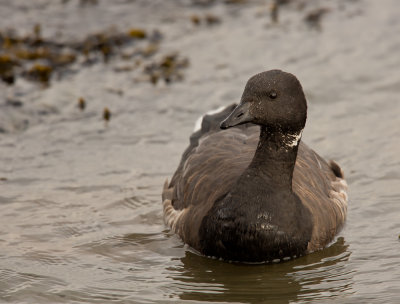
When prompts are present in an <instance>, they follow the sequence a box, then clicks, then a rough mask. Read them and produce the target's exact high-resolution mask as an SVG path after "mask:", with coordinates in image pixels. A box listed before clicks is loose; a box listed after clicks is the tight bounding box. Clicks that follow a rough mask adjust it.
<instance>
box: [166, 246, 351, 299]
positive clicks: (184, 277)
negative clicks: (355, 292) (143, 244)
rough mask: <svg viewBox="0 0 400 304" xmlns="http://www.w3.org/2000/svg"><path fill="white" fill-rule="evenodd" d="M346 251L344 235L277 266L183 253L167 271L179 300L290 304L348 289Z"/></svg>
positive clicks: (348, 275)
mask: <svg viewBox="0 0 400 304" xmlns="http://www.w3.org/2000/svg"><path fill="white" fill-rule="evenodd" d="M350 254H351V253H350V252H349V251H348V245H346V244H345V242H344V240H343V238H339V239H338V240H337V241H336V242H335V243H334V244H332V245H331V246H330V247H328V248H326V249H324V250H322V251H319V252H315V253H313V254H309V255H307V256H304V257H301V258H298V259H295V260H291V261H287V262H284V263H277V264H262V265H245V264H233V263H225V262H222V261H219V260H214V259H210V258H205V257H203V256H199V255H197V254H195V253H193V252H191V251H186V255H185V256H184V257H182V258H181V262H182V264H181V265H180V266H175V267H173V268H170V269H169V271H171V277H172V279H174V280H175V281H176V286H175V288H174V289H175V290H176V292H178V296H179V297H180V298H181V299H182V300H195V301H210V302H240V303H289V302H292V301H295V300H298V299H317V298H318V296H321V295H322V294H324V296H325V297H326V295H327V293H328V294H330V295H331V296H332V297H334V296H337V295H339V293H340V292H342V291H344V290H349V289H350V287H351V284H352V283H351V282H352V278H351V272H349V271H347V270H346V267H345V265H346V261H347V260H348V258H349V256H350ZM325 283H326V284H325Z"/></svg>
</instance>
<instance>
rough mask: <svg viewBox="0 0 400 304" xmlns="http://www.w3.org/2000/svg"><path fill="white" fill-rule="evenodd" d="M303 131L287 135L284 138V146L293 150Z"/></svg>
mask: <svg viewBox="0 0 400 304" xmlns="http://www.w3.org/2000/svg"><path fill="white" fill-rule="evenodd" d="M302 134H303V130H301V131H300V132H299V133H293V134H287V135H286V138H285V145H286V146H287V147H290V148H293V147H295V146H297V145H298V144H299V141H300V139H301V135H302Z"/></svg>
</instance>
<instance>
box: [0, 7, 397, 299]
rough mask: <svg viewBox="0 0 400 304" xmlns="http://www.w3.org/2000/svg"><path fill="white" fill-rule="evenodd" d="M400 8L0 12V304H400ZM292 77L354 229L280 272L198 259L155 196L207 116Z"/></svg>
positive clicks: (275, 267)
mask: <svg viewBox="0 0 400 304" xmlns="http://www.w3.org/2000/svg"><path fill="white" fill-rule="evenodd" d="M399 54H400V4H399V2H398V1H396V0H384V1H373V0H337V1H322V0H275V1H273V0H247V1H246V0H169V1H165V0H136V1H135V0H114V1H106V0H97V1H96V0H63V1H61V0H33V1H27V0H13V1H7V0H0V78H1V80H0V302H10V303H109V302H114V303H203V302H206V303H215V302H222V303H399V302H400V270H399V268H398V265H399V263H400V257H399V249H400V242H399V238H400V206H399V200H400V187H399V186H400V153H399V152H400V140H399V138H400V121H399V120H400V119H399V117H400V102H399V101H400V100H399V99H400V55H399ZM273 68H279V69H282V70H285V71H287V72H291V73H293V74H295V75H296V76H297V77H298V78H299V80H300V82H301V83H302V85H303V88H304V90H305V93H306V96H307V100H308V107H309V112H308V122H307V126H306V129H305V132H304V134H303V140H304V141H305V142H306V143H307V144H308V145H309V146H311V147H312V148H313V149H315V150H316V151H317V152H318V153H319V154H320V155H322V156H323V157H325V158H326V159H335V160H336V161H337V162H338V163H339V164H340V165H341V166H342V167H343V168H344V171H345V175H346V178H347V181H348V183H349V188H350V189H349V194H350V201H349V215H348V220H347V225H346V227H345V228H344V230H343V231H342V232H341V234H340V235H339V237H338V238H337V240H336V241H335V242H334V243H333V244H332V245H331V246H330V247H328V248H326V249H325V250H322V251H320V252H316V253H313V254H311V255H308V256H305V257H301V258H299V259H296V260H293V261H289V262H286V263H279V264H266V265H257V266H255V265H237V264H229V263H225V262H221V261H217V260H212V259H208V258H205V257H202V256H198V255H197V254H196V253H194V252H192V251H191V250H190V248H187V247H186V246H184V244H183V243H182V242H181V241H180V240H179V239H178V238H177V237H176V236H174V235H172V234H170V233H169V231H168V230H167V229H166V228H165V226H164V223H163V220H162V209H161V189H162V185H163V183H164V181H165V179H166V178H170V177H171V176H172V174H173V173H174V170H175V169H176V167H177V165H178V163H179V160H180V157H181V154H182V152H183V150H184V149H185V147H186V145H187V144H188V143H189V136H190V134H191V132H192V130H193V127H194V123H195V121H196V119H197V118H198V117H199V116H201V115H202V114H203V113H205V112H206V111H209V110H212V109H215V108H218V107H219V106H222V105H229V104H231V103H234V102H238V101H239V99H240V96H241V93H242V90H243V88H244V85H245V83H246V81H247V79H248V78H249V77H251V76H252V75H254V74H256V73H259V72H262V71H265V70H269V69H273Z"/></svg>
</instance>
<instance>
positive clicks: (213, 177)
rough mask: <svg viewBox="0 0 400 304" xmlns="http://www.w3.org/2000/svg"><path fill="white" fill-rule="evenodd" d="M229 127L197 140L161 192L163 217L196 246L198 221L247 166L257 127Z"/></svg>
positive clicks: (255, 142)
mask: <svg viewBox="0 0 400 304" xmlns="http://www.w3.org/2000/svg"><path fill="white" fill-rule="evenodd" d="M252 129H254V130H251V128H247V129H240V128H232V129H229V130H226V131H224V132H214V133H210V134H207V135H205V136H203V137H201V138H200V139H199V143H198V145H197V146H196V147H194V148H193V149H192V150H191V152H190V153H188V155H187V157H186V160H185V161H184V162H183V164H182V166H180V168H179V170H177V172H176V173H175V175H174V177H173V179H172V180H171V183H170V184H169V185H168V183H165V185H164V191H163V206H164V220H165V222H166V223H167V225H168V226H170V227H171V229H172V230H173V231H174V232H175V233H177V234H179V235H180V236H181V237H182V239H183V240H184V241H185V242H186V243H188V244H189V245H191V246H192V247H194V248H196V247H197V246H196V245H197V241H198V230H199V227H200V225H201V222H202V220H203V218H204V216H205V215H206V214H207V212H208V211H209V210H210V208H211V207H212V205H213V204H214V202H215V201H216V200H217V199H218V198H220V197H222V196H224V195H226V193H228V191H229V190H230V189H231V188H232V186H233V184H234V183H235V181H236V180H237V178H238V177H239V176H240V175H241V173H242V172H243V170H244V169H245V168H247V166H248V164H249V162H250V160H251V158H252V156H253V154H254V151H255V145H256V144H257V141H258V132H257V127H253V128H252Z"/></svg>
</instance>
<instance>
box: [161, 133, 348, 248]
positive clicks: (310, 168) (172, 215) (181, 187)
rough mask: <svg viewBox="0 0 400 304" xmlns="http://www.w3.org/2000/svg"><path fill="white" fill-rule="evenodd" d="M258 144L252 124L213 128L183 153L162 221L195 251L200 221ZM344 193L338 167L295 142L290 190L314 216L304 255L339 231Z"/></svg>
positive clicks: (167, 189)
mask: <svg viewBox="0 0 400 304" xmlns="http://www.w3.org/2000/svg"><path fill="white" fill-rule="evenodd" d="M195 134H196V133H195ZM258 140H259V127H258V126H254V125H250V126H248V127H235V128H231V129H228V130H225V131H219V130H217V129H216V128H211V129H209V130H203V131H200V133H198V134H197V135H196V136H195V137H194V139H193V140H192V143H191V145H190V146H189V148H188V149H187V150H186V152H185V153H184V155H183V157H182V160H181V164H180V165H179V167H178V169H177V171H176V172H175V174H174V176H173V178H172V180H171V182H170V184H169V185H168V184H167V183H166V184H165V187H164V191H163V204H164V218H165V221H166V223H167V224H168V225H169V226H170V227H171V228H172V230H173V231H174V232H176V233H178V234H179V235H180V236H181V237H182V239H183V240H184V241H185V242H186V243H188V244H189V245H191V246H192V247H194V248H195V249H196V248H198V245H199V244H198V241H199V240H198V231H199V228H200V225H201V222H202V219H203V218H204V216H205V215H206V214H207V212H208V211H209V210H210V209H211V207H212V206H213V204H214V202H215V201H217V200H218V198H220V197H222V196H224V195H226V194H227V193H228V192H229V190H230V189H232V187H233V186H234V184H235V182H236V180H237V179H238V178H239V176H240V175H241V173H242V172H243V171H244V170H245V169H246V168H247V166H248V165H249V163H250V161H251V160H252V158H253V155H254V153H255V149H256V147H257V143H258ZM333 166H334V168H333ZM338 171H340V172H338ZM335 173H336V174H335ZM346 189H347V186H346V183H345V181H344V179H343V174H342V173H341V170H340V168H339V167H338V166H337V165H336V164H333V165H330V164H328V163H327V162H326V161H325V160H324V159H322V158H321V157H320V156H319V155H318V154H317V153H315V152H314V151H313V150H312V149H310V148H309V147H308V146H307V145H305V144H304V143H303V142H300V145H299V149H298V154H297V160H296V165H295V169H294V172H293V191H294V192H295V193H296V194H297V195H298V196H299V198H300V199H301V201H302V203H303V204H304V205H305V206H306V207H307V208H308V209H309V210H310V212H311V214H312V217H313V221H314V226H313V233H312V238H311V241H310V242H309V246H308V251H314V250H318V249H320V248H323V247H324V246H325V245H327V244H328V243H329V242H331V241H332V240H333V238H334V236H335V234H336V233H337V232H338V231H339V230H340V229H341V227H342V225H343V223H344V221H345V217H346V211H347V195H346Z"/></svg>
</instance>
